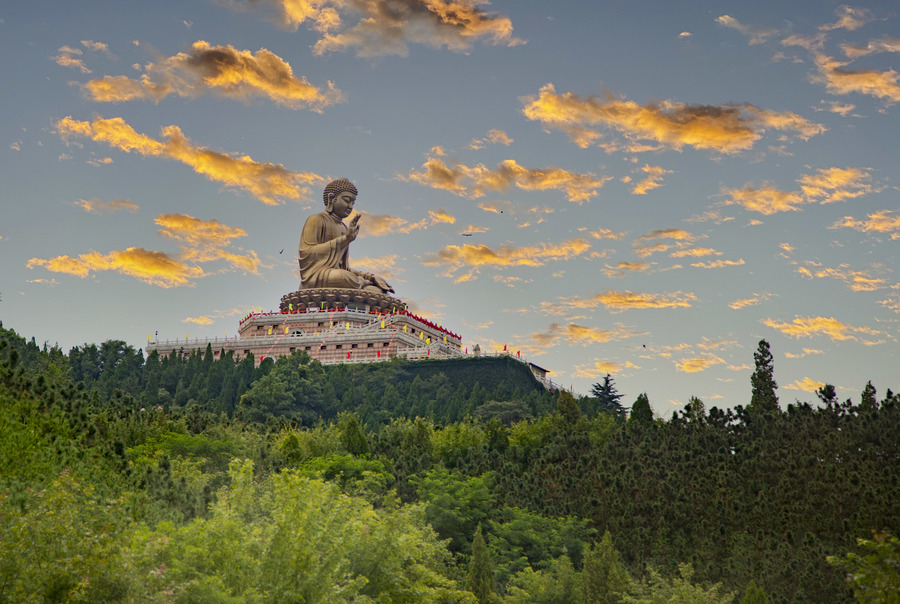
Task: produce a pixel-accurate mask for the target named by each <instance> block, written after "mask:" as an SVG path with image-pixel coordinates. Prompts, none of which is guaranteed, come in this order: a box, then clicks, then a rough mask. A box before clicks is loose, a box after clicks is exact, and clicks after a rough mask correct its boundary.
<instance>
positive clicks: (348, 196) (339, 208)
mask: <svg viewBox="0 0 900 604" xmlns="http://www.w3.org/2000/svg"><path fill="white" fill-rule="evenodd" d="M357 195H359V192H358V191H357V190H356V186H354V184H353V183H352V182H350V181H349V180H347V179H346V178H339V179H337V180H332V181H331V182H330V183H328V184H327V185H325V191H324V192H323V193H322V199H323V201H324V202H325V211H326V212H329V213H335V214H338V215H339V217H340V218H346V217H347V216H349V215H350V212H351V211H352V210H353V202H354V201H356V196H357Z"/></svg>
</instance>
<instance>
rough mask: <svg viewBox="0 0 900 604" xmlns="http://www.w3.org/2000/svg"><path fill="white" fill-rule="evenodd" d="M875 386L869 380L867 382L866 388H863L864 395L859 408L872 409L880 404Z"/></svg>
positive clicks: (861, 396) (861, 397)
mask: <svg viewBox="0 0 900 604" xmlns="http://www.w3.org/2000/svg"><path fill="white" fill-rule="evenodd" d="M876 394H877V393H876V391H875V386H873V385H872V381H871V380H869V381H868V382H866V387H865V388H863V391H862V394H861V395H860V399H859V406H860V407H862V408H864V409H872V408H874V407H875V406H876V405H877V404H878V399H877V398H875V395H876Z"/></svg>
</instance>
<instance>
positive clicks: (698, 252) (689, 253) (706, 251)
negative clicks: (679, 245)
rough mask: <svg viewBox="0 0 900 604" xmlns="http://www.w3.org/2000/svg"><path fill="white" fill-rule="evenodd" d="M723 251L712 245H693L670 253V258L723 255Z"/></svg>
mask: <svg viewBox="0 0 900 604" xmlns="http://www.w3.org/2000/svg"><path fill="white" fill-rule="evenodd" d="M721 255H722V252H720V251H718V250H714V249H713V248H711V247H691V248H686V249H683V250H677V251H674V252H672V253H671V254H669V257H670V258H700V257H703V256H721Z"/></svg>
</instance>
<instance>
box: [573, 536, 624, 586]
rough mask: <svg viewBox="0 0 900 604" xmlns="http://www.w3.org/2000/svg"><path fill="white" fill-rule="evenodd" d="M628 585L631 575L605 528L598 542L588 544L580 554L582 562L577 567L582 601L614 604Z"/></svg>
mask: <svg viewBox="0 0 900 604" xmlns="http://www.w3.org/2000/svg"><path fill="white" fill-rule="evenodd" d="M630 585H631V576H630V575H629V574H628V571H627V570H625V565H624V564H622V559H621V557H620V556H619V552H618V551H616V548H615V546H614V545H613V542H612V537H611V536H610V534H609V531H606V532H605V533H604V534H603V539H602V540H601V541H600V543H599V544H596V545H594V546H592V547H591V548H590V549H589V550H588V551H587V552H585V554H584V565H583V567H582V570H581V597H582V601H583V602H585V603H591V604H615V603H616V602H621V601H622V597H623V596H624V594H625V593H627V592H628V587H629V586H630Z"/></svg>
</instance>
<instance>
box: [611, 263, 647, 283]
mask: <svg viewBox="0 0 900 604" xmlns="http://www.w3.org/2000/svg"><path fill="white" fill-rule="evenodd" d="M652 267H653V264H651V263H649V262H625V261H622V262H617V263H615V264H606V265H604V269H603V274H604V275H606V276H607V277H609V278H610V279H618V278H621V277H624V276H625V275H627V274H628V273H642V272H645V271H648V270H650V269H651V268H652Z"/></svg>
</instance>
